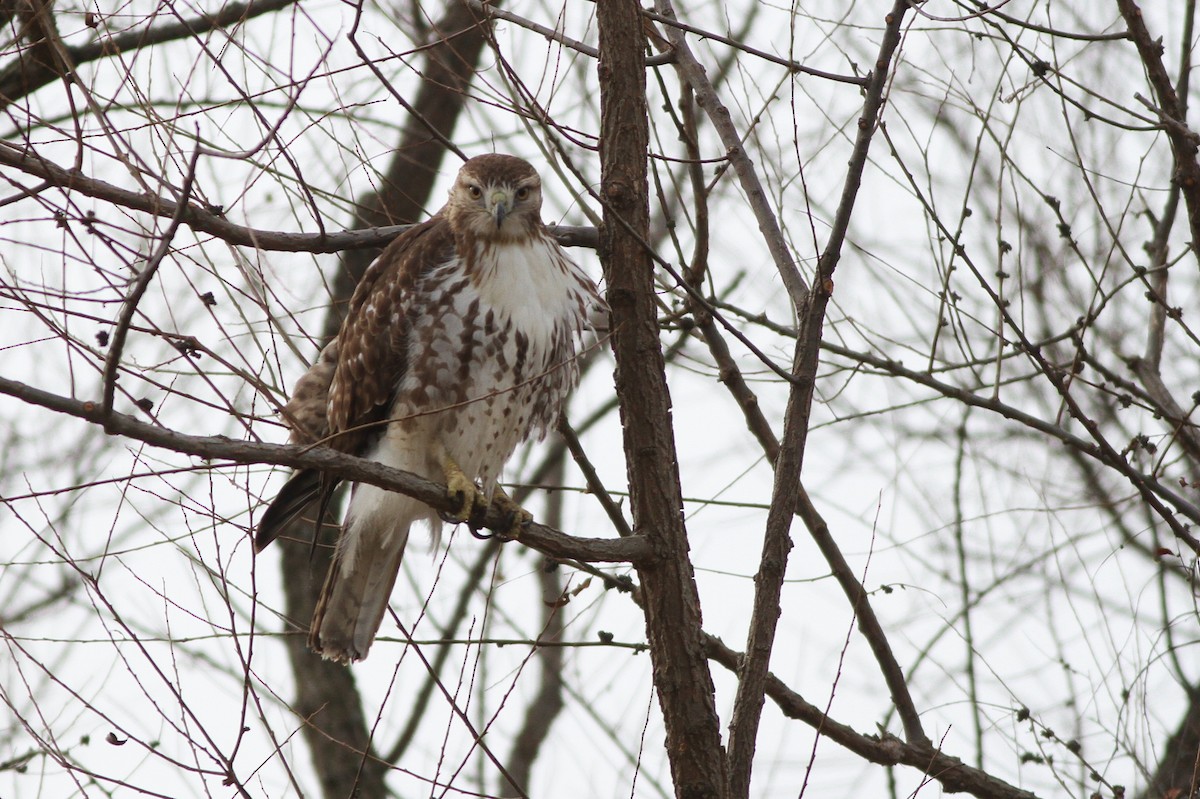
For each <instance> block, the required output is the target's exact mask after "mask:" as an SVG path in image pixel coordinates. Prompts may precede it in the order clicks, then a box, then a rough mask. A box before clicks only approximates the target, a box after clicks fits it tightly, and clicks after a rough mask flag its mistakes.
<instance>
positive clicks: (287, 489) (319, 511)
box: [254, 469, 337, 552]
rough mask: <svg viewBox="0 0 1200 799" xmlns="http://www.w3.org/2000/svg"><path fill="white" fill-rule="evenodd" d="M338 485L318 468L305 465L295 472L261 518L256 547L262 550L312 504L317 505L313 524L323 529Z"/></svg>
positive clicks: (313, 506) (256, 533)
mask: <svg viewBox="0 0 1200 799" xmlns="http://www.w3.org/2000/svg"><path fill="white" fill-rule="evenodd" d="M336 487H337V481H335V480H332V479H330V478H329V477H327V476H326V475H325V474H324V473H322V472H319V471H317V470H315V469H301V470H299V471H298V472H296V473H295V474H293V475H292V476H291V477H289V478H288V481H287V482H286V483H284V484H283V488H281V489H279V493H278V494H276V495H275V499H274V500H272V501H271V504H270V505H269V506H267V509H266V511H265V512H264V513H263V515H262V518H261V519H259V520H258V530H257V531H256V532H255V534H254V548H255V549H257V550H258V551H259V552H262V551H263V549H265V548H266V546H267V545H268V544H270V543H271V542H272V541H274V540H275V539H276V538H278V537H279V534H280V533H281V532H283V530H284V528H285V527H287V526H288V525H289V524H291V523H292V522H294V521H295V520H296V519H297V518H298V517H299V516H300V515H301V514H302V513H304V512H305V511H306V510H308V509H309V508H310V507H311V508H313V509H314V512H313V520H314V521H313V524H314V526H315V528H316V529H320V520H321V519H322V518H323V517H324V516H325V511H326V509H327V508H328V507H329V500H330V498H331V497H332V496H333V490H334V489H335V488H336Z"/></svg>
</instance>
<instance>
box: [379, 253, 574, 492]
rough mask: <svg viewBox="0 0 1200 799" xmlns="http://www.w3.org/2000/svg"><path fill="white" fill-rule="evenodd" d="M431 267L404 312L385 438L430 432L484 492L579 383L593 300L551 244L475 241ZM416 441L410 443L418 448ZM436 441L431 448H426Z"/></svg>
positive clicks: (543, 428) (545, 426)
mask: <svg viewBox="0 0 1200 799" xmlns="http://www.w3.org/2000/svg"><path fill="white" fill-rule="evenodd" d="M474 255H475V258H474V259H473V260H472V261H471V262H470V263H464V262H463V261H462V260H461V259H459V258H454V259H452V260H451V261H449V262H447V263H446V264H444V265H442V266H440V267H438V268H437V269H435V270H432V271H431V272H430V273H429V274H428V275H427V280H428V282H427V283H426V284H425V285H423V286H421V287H420V288H419V289H418V291H417V295H418V297H420V298H421V301H420V302H418V303H414V305H413V306H410V308H409V309H408V310H409V312H410V319H409V321H410V325H411V327H410V329H409V369H408V370H407V374H406V376H405V378H404V380H403V382H402V384H401V385H400V386H399V387H398V388H399V391H398V393H397V396H396V401H395V404H394V405H393V411H392V418H393V419H395V420H396V423H395V424H394V425H393V427H398V428H399V429H398V430H395V431H393V433H391V434H389V438H394V437H395V433H402V432H403V431H405V430H407V431H411V433H412V434H414V435H419V436H420V437H422V438H426V437H430V436H436V437H437V440H438V441H439V442H440V443H441V445H442V446H444V447H445V449H446V452H447V454H449V455H450V456H451V457H452V458H454V460H455V461H456V462H457V463H458V464H459V466H461V467H462V469H463V471H464V472H465V473H467V474H468V475H470V476H472V477H474V478H476V479H478V480H480V481H481V482H482V483H483V487H484V490H485V491H487V492H490V491H491V490H492V488H493V487H494V486H495V482H496V480H497V478H498V477H499V473H500V469H501V468H502V467H503V465H504V462H505V461H506V460H508V458H509V456H511V455H512V453H513V451H514V450H515V449H516V448H517V446H519V445H520V443H521V442H522V441H524V440H525V439H526V438H529V437H530V436H531V435H535V434H536V435H539V436H540V435H542V434H544V433H545V431H546V430H547V429H548V428H549V427H550V426H552V425H553V424H554V422H555V421H556V420H557V418H558V415H559V414H560V413H561V411H562V408H563V405H564V403H565V401H566V399H567V396H568V394H569V393H570V391H571V389H572V388H573V387H574V385H575V383H576V381H577V379H578V367H577V365H576V363H575V357H576V344H577V342H578V340H579V337H580V335H581V334H582V332H583V330H584V328H585V326H586V323H587V315H588V311H589V309H590V307H591V306H592V304H593V302H597V301H598V298H597V296H596V294H595V289H594V287H593V286H592V284H591V282H590V280H588V278H587V277H586V275H585V274H584V273H583V272H582V271H581V270H580V269H579V268H578V267H577V266H575V264H573V263H572V262H571V261H570V260H568V259H567V258H566V256H565V255H564V254H563V253H562V251H561V250H560V249H559V248H558V246H557V245H556V244H554V243H553V242H552V241H550V240H548V239H544V238H542V237H540V236H539V237H536V238H534V239H533V240H532V242H531V243H528V244H516V243H503V244H495V243H492V244H485V245H480V246H479V249H478V251H477V252H476V253H475V254H474ZM414 443H415V442H414ZM429 443H431V444H432V443H434V442H429Z"/></svg>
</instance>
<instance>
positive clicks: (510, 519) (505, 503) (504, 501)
mask: <svg viewBox="0 0 1200 799" xmlns="http://www.w3.org/2000/svg"><path fill="white" fill-rule="evenodd" d="M492 504H493V505H495V506H496V509H497V510H498V511H500V512H501V513H503V514H504V518H505V524H506V526H505V529H504V530H503V531H501V532H503V534H504V535H506V536H509V537H511V538H518V537H520V535H521V529H522V528H523V527H525V526H526V525H528V524H529V523H530V522H532V521H533V514H532V513H530V512H529V511H527V510H525V509H524V508H522V507H521V506H520V505H518V504H517V503H516V501H514V500H513V498H512V497H510V496H509V495H508V494H506V493H505V491H504V489H503V488H501V487H500V486H496V490H495V491H494V492H493V493H492Z"/></svg>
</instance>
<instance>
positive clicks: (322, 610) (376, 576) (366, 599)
mask: <svg viewBox="0 0 1200 799" xmlns="http://www.w3.org/2000/svg"><path fill="white" fill-rule="evenodd" d="M355 489H356V494H357V496H356V497H355V498H354V500H352V501H351V510H350V511H349V512H348V514H347V519H346V524H345V527H344V528H343V530H342V534H341V536H340V537H339V539H338V545H337V549H336V550H335V551H334V555H333V563H331V564H330V566H329V573H328V574H327V575H326V577H325V585H324V587H322V589H321V596H320V598H318V599H317V607H316V609H315V610H314V611H313V618H312V626H311V628H310V629H309V635H308V645H309V647H310V648H311V649H312V650H313V651H314V652H316V653H317V654H319V655H321V657H324V658H326V659H328V660H336V661H338V662H340V663H349V662H351V661H355V660H362V659H363V658H365V657H366V656H367V651H368V650H369V649H370V648H371V644H372V642H374V640H375V634H376V633H377V632H378V631H379V626H380V625H381V624H382V623H383V614H384V613H385V612H387V606H388V599H389V598H390V597H391V594H392V587H393V586H394V585H395V584H396V575H397V573H398V572H399V571H400V559H401V558H402V557H403V556H404V546H405V544H407V543H408V532H409V528H410V527H411V526H412V523H413V522H414V521H416V520H417V519H418V518H422V517H425V516H427V515H428V514H429V509H428V508H427V507H425V506H423V505H421V503H419V502H417V501H416V500H414V499H411V498H409V497H405V496H403V495H402V494H393V493H390V492H385V491H383V490H382V489H378V488H375V487H374V486H366V485H359V486H356V487H355ZM376 492H378V494H379V497H374V496H372V495H373V494H375V493H376ZM364 495H366V496H364ZM356 501H363V502H364V504H367V505H371V504H372V501H377V502H379V505H378V506H374V507H371V508H370V511H369V512H365V513H361V515H360V514H357V513H355V502H356Z"/></svg>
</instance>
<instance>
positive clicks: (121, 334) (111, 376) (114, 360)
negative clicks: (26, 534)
mask: <svg viewBox="0 0 1200 799" xmlns="http://www.w3.org/2000/svg"><path fill="white" fill-rule="evenodd" d="M199 158H200V151H199V150H196V151H194V152H193V153H192V157H191V160H189V161H188V169H187V174H185V175H184V177H183V188H182V189H181V190H180V192H179V198H180V199H179V205H178V207H177V208H176V210H175V214H174V216H172V217H171V224H169V225H168V226H167V229H166V230H165V231H164V232H163V235H162V241H161V242H160V243H159V245H158V248H157V249H156V250H155V251H154V254H153V255H152V256H151V257H150V258H149V259H148V260H147V261H146V265H145V266H144V267H143V268H142V271H141V272H139V273H138V276H137V279H136V280H135V281H134V283H133V288H131V289H130V291H129V296H127V297H126V298H125V302H124V303H123V304H122V306H121V313H120V315H119V316H118V317H117V324H116V327H115V328H114V329H113V332H112V339H111V341H112V343H111V346H110V347H109V349H108V355H107V356H106V357H105V359H104V398H103V412H104V415H105V416H108V415H109V414H111V413H112V409H113V397H114V396H115V394H116V391H117V368H118V367H119V366H120V364H121V355H122V353H124V351H125V339H126V337H127V336H128V335H129V325H130V323H131V322H132V321H133V315H134V314H135V313H137V307H138V303H140V302H141V301H142V297H143V296H144V295H145V294H146V289H148V288H150V281H151V280H153V279H154V274H155V273H156V272H157V271H158V267H159V266H161V265H162V262H163V259H164V258H166V257H167V253H169V252H170V251H171V243H172V242H173V241H174V240H175V234H176V233H177V232H178V231H179V226H180V225H181V224H183V216H184V211H185V210H186V209H187V207H188V199H189V198H190V197H191V196H192V184H193V182H194V181H195V179H196V163H197V161H198V160H199ZM105 431H106V432H109V433H111V432H112V431H111V430H109V429H108V428H107V426H106V427H105Z"/></svg>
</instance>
